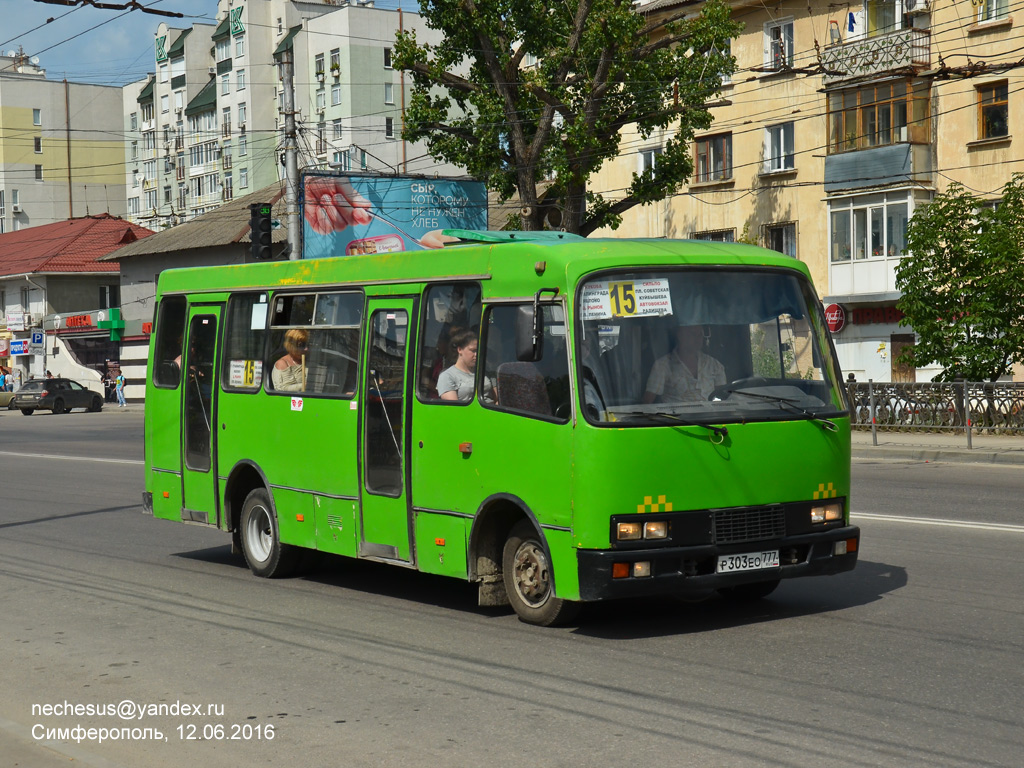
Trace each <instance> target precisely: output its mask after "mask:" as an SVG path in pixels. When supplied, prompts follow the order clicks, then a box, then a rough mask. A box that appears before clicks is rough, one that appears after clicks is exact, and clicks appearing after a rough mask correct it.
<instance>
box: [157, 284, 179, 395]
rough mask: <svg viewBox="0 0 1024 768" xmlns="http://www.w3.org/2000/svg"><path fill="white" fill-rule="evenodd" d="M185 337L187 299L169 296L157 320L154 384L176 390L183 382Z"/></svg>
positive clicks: (162, 304)
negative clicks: (179, 383) (183, 344)
mask: <svg viewBox="0 0 1024 768" xmlns="http://www.w3.org/2000/svg"><path fill="white" fill-rule="evenodd" d="M184 335H185V297H184V296H167V297H165V298H164V299H163V300H162V301H161V302H160V308H159V310H158V311H157V320H156V341H155V345H156V346H155V353H154V357H153V383H154V384H156V385H157V386H158V387H169V388H170V389H174V388H176V387H177V386H178V382H179V381H181V353H182V337H183V336H184Z"/></svg>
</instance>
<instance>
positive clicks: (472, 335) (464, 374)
mask: <svg viewBox="0 0 1024 768" xmlns="http://www.w3.org/2000/svg"><path fill="white" fill-rule="evenodd" d="M449 343H450V345H451V348H452V349H454V350H455V353H456V357H455V365H453V366H451V367H450V368H446V369H445V370H443V371H442V372H441V375H440V376H439V377H438V379H437V393H438V394H439V395H440V396H441V399H442V400H458V401H460V402H464V403H465V402H468V401H470V400H472V399H473V385H474V380H475V379H476V353H477V346H478V341H477V338H476V331H471V330H467V331H459V332H458V333H454V334H452V337H451V340H450V342H449ZM493 389H494V385H493V384H492V383H491V382H490V380H489V379H488V378H487V377H484V392H485V394H486V393H490V392H491V390H493Z"/></svg>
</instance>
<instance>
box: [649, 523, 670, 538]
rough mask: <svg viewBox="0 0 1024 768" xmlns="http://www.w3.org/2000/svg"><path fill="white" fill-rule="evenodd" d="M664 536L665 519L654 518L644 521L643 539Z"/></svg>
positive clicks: (666, 527) (666, 531)
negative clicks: (650, 520) (647, 521)
mask: <svg viewBox="0 0 1024 768" xmlns="http://www.w3.org/2000/svg"><path fill="white" fill-rule="evenodd" d="M666 536H668V521H667V520H656V521H652V522H649V523H644V538H645V539H664V538H665V537H666Z"/></svg>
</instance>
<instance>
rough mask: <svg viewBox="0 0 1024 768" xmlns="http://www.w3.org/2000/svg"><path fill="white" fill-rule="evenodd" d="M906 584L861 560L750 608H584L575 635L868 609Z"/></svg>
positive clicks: (715, 601)
mask: <svg viewBox="0 0 1024 768" xmlns="http://www.w3.org/2000/svg"><path fill="white" fill-rule="evenodd" d="M906 584H907V571H906V569H905V568H903V567H901V566H897V565H889V564H887V563H873V562H870V561H865V560H861V561H859V562H858V563H857V568H856V569H855V570H853V571H850V572H848V573H842V574H839V575H836V576H815V577H810V578H806V579H789V580H784V581H783V582H782V583H781V584H780V585H779V587H778V589H776V590H775V591H774V592H773V593H772V594H771V595H769V596H768V597H766V598H763V599H761V600H756V601H753V602H739V601H734V600H729V599H727V598H724V597H720V596H717V595H715V596H712V597H709V598H708V599H707V600H705V601H703V602H686V601H684V600H681V599H679V598H675V597H672V596H662V597H652V598H645V599H643V600H636V601H625V600H616V601H609V602H607V603H599V604H593V605H589V606H587V610H586V612H585V613H584V614H583V616H582V618H581V621H579V622H578V627H577V632H578V633H579V634H582V635H587V636H590V637H604V638H608V639H623V640H625V639H632V638H641V637H655V636H659V635H676V634H681V635H685V634H695V633H700V632H711V631H714V630H718V629H729V628H732V627H742V626H748V625H753V624H760V623H763V622H769V621H779V620H781V619H794V618H800V617H804V616H815V615H818V614H827V613H833V612H836V611H842V610H845V609H848V608H855V607H858V606H862V605H868V604H869V603H873V602H875V601H877V600H881V599H882V598H883V597H884V596H885V595H886V594H888V593H889V592H894V591H896V590H897V589H901V588H902V587H904V586H906Z"/></svg>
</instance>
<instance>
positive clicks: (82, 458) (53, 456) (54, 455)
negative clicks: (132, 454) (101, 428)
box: [0, 451, 146, 464]
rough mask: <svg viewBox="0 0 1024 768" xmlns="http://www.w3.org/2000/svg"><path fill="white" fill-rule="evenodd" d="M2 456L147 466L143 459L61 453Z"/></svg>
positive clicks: (12, 453)
mask: <svg viewBox="0 0 1024 768" xmlns="http://www.w3.org/2000/svg"><path fill="white" fill-rule="evenodd" d="M0 456H17V457H18V458H24V459H61V460H63V461H98V462H100V463H101V464H145V463H146V462H145V461H143V460H142V459H107V458H103V457H102V456H64V455H61V454H59V453H18V452H15V451H0Z"/></svg>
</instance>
